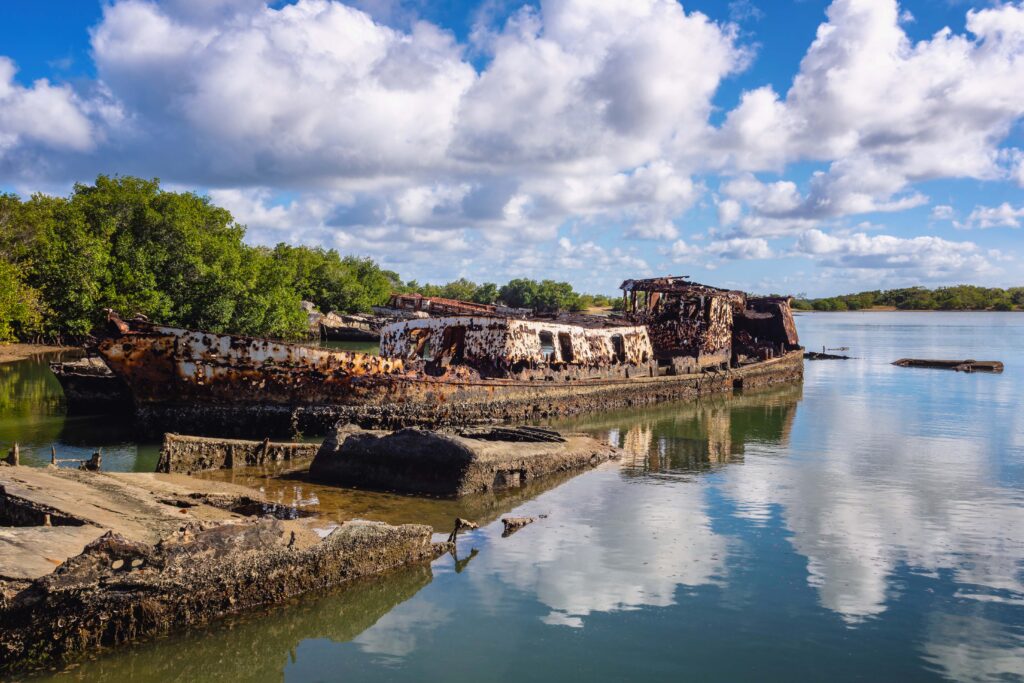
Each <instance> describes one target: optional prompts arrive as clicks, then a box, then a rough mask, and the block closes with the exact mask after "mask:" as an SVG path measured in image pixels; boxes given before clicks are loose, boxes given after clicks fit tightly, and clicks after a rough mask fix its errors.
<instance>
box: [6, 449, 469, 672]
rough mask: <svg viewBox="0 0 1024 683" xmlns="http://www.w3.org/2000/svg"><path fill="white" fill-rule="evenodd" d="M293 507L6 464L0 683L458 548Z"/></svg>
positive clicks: (194, 483) (247, 493)
mask: <svg viewBox="0 0 1024 683" xmlns="http://www.w3.org/2000/svg"><path fill="white" fill-rule="evenodd" d="M242 510H244V511H246V513H247V514H243V513H242V512H240V511H242ZM268 511H269V512H271V513H274V514H277V515H279V517H280V518H278V517H275V516H268V515H266V514H265V513H266V512H268ZM288 511H289V510H277V509H275V506H274V505H273V504H271V503H267V502H266V501H264V500H262V498H261V497H260V496H259V495H258V494H255V493H254V492H253V491H252V490H251V489H248V488H245V487H241V486H235V485H233V484H228V483H224V482H216V481H207V480H202V479H195V478H192V477H188V476H184V475H158V474H135V473H98V472H79V471H77V470H58V469H56V468H45V469H43V468H29V467H14V466H6V465H5V466H0V674H3V673H6V672H11V671H16V670H21V669H25V668H26V667H29V666H37V665H47V664H51V663H59V662H61V661H65V660H67V659H68V658H71V657H74V656H76V655H78V654H80V653H83V652H92V651H95V650H96V649H97V648H101V647H106V646H111V645H117V644H120V643H124V642H128V641H131V640H136V639H139V638H147V637H152V636H155V635H160V634H163V633H167V632H169V631H172V630H175V629H181V628H186V627H189V626H193V625H197V624H202V623H205V622H207V621H210V620H212V619H217V618H219V617H221V616H224V615H226V614H229V613H233V612H239V611H243V610H246V609H250V608H253V607H257V606H262V605H269V604H273V603H276V602H280V601H281V600H284V599H286V598H288V597H291V596H294V595H298V594H301V593H304V592H306V591H309V590H313V589H318V588H326V587H330V586H334V585H337V584H339V583H341V582H344V581H347V580H349V579H353V578H356V577H360V576H366V575H370V574H376V573H379V572H382V571H386V570H388V569H391V568H393V567H397V566H401V565H405V564H411V563H420V562H428V561H429V560H431V559H433V558H434V557H435V556H437V555H438V554H439V553H440V552H443V551H446V550H448V549H449V545H448V544H435V543H432V542H431V535H432V532H433V530H432V529H431V528H430V527H428V526H423V525H414V524H406V525H401V526H391V525H388V524H384V523H378V522H346V523H344V524H342V525H340V526H335V525H330V527H328V528H321V527H325V526H327V525H325V523H324V522H323V521H322V520H317V519H296V518H293V517H292V516H289V515H287V514H284V513H287V512H288ZM257 515H258V516H257Z"/></svg>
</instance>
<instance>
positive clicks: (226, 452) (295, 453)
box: [156, 434, 320, 474]
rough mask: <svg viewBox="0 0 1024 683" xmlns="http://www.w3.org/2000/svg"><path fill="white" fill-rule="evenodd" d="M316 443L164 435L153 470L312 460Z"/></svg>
mask: <svg viewBox="0 0 1024 683" xmlns="http://www.w3.org/2000/svg"><path fill="white" fill-rule="evenodd" d="M319 448H320V444H318V443H301V442H299V443H294V442H275V441H270V440H269V439H267V440H265V441H246V440H243V439H211V438H207V437H203V436H186V435H184V434H165V435H164V444H163V447H162V448H161V449H160V461H159V462H158V463H157V466H156V469H157V472H179V473H185V474H192V473H194V472H205V471H207V470H221V469H233V468H235V467H247V466H248V467H251V466H258V465H268V464H272V463H281V462H286V461H289V462H290V461H293V460H303V459H312V458H313V456H315V455H316V452H317V449H319Z"/></svg>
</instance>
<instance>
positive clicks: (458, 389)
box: [98, 326, 803, 437]
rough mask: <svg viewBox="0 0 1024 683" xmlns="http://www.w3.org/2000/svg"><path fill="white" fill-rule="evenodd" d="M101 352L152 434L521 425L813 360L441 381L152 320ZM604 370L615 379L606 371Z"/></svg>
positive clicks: (674, 395) (676, 394)
mask: <svg viewBox="0 0 1024 683" xmlns="http://www.w3.org/2000/svg"><path fill="white" fill-rule="evenodd" d="M98 351H99V353H100V354H101V355H102V356H103V358H104V360H105V361H106V362H107V364H108V365H109V366H110V368H111V369H112V370H113V371H114V373H115V374H117V375H118V376H119V377H121V378H122V379H123V380H124V381H125V383H126V384H127V385H128V386H129V388H130V389H131V392H132V394H133V399H134V405H135V411H136V417H137V424H138V426H139V427H140V428H141V429H142V431H144V432H147V433H160V432H164V431H187V432H188V433H191V434H206V435H222V436H231V435H241V436H249V437H253V436H258V437H263V436H271V435H283V434H292V433H296V432H300V433H304V434H316V433H324V432H326V431H327V430H328V429H329V428H330V427H331V426H333V425H334V424H335V423H336V422H337V421H339V420H346V421H351V422H355V423H358V424H360V425H362V426H364V427H389V428H394V427H401V426H409V425H423V426H449V425H464V424H472V423H479V422H515V421H524V420H531V419H537V418H543V417H547V416H554V415H573V414H578V413H583V412H590V411H600V410H608V409H613V408H621V407H624V406H632V405H644V404H649V403H655V402H660V401H669V400H677V399H685V398H692V397H696V396H701V395H705V394H715V393H728V392H732V391H734V390H736V389H739V388H752V387H758V386H765V385H770V384H776V383H780V382H789V381H796V380H799V379H801V377H802V375H803V356H802V352H801V351H794V352H791V353H788V354H786V355H784V356H781V357H779V358H775V359H772V360H768V361H764V362H759V363H753V364H750V365H746V366H743V367H741V368H735V369H730V370H723V371H716V372H703V373H695V374H684V375H669V376H659V375H658V373H657V368H656V366H654V365H652V366H628V365H627V366H618V367H616V368H611V369H608V370H607V371H606V372H601V373H597V374H596V375H595V374H593V373H591V374H589V375H587V374H583V375H581V374H579V373H569V372H565V373H561V374H559V373H550V374H548V375H547V376H534V379H522V378H519V379H508V378H495V379H481V378H479V377H473V376H471V375H469V374H468V373H460V372H458V371H457V369H455V368H453V369H452V370H453V371H452V372H450V373H448V374H445V375H443V376H440V377H435V376H431V375H430V374H428V373H427V372H424V370H423V367H422V365H420V364H418V363H417V362H416V361H406V360H404V359H398V358H386V357H380V356H373V355H369V354H362V353H353V352H345V351H333V350H328V349H321V348H316V347H307V346H301V345H292V344H285V343H281V342H273V341H268V340H258V339H248V338H244V337H233V336H230V335H213V334H204V333H201V332H190V331H187V330H180V329H176V328H163V327H157V326H150V327H148V328H147V329H145V330H142V331H132V332H131V333H129V334H124V335H122V336H118V337H114V338H110V339H106V340H104V341H103V342H102V343H101V344H100V345H99V347H98ZM602 375H604V376H602Z"/></svg>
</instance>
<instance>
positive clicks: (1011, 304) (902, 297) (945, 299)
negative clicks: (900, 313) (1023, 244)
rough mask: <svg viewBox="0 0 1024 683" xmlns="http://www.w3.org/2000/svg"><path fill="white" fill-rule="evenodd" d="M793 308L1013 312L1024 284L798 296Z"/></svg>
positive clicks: (1020, 304)
mask: <svg viewBox="0 0 1024 683" xmlns="http://www.w3.org/2000/svg"><path fill="white" fill-rule="evenodd" d="M793 307H794V308H797V309H801V310H808V311H809V310H814V311H859V310H864V309H869V308H876V307H891V308H896V309H898V310H916V311H990V310H991V311H1014V310H1024V287H1011V288H1009V289H1000V288H998V287H976V286H974V285H956V286H953V287H938V288H936V289H927V288H925V287H906V288H903V289H887V290H871V291H867V292H859V293H857V294H844V295H842V296H831V297H825V298H821V299H809V298H807V297H797V298H796V299H794V301H793Z"/></svg>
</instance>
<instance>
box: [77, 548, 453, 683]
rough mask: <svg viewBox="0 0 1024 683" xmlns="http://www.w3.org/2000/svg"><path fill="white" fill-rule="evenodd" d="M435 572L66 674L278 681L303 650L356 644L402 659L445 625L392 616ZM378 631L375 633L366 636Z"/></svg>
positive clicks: (244, 619) (311, 600) (299, 603)
mask: <svg viewBox="0 0 1024 683" xmlns="http://www.w3.org/2000/svg"><path fill="white" fill-rule="evenodd" d="M432 578H433V575H432V573H431V570H430V567H424V566H419V567H408V568H405V569H401V570H398V571H396V572H392V573H390V574H388V575H386V576H385V577H383V578H381V579H379V580H360V581H356V582H354V583H352V584H350V585H348V586H347V587H345V588H343V589H341V590H338V591H335V592H333V593H330V594H326V595H323V594H321V595H310V596H306V597H303V598H301V599H298V600H296V601H294V602H293V603H292V604H289V605H285V606H280V607H277V608H274V609H270V610H266V611H263V612H255V613H250V614H248V615H241V616H238V617H233V618H230V619H228V620H227V621H224V622H221V623H219V624H218V625H216V626H212V627H209V628H205V629H199V630H196V631H193V632H191V633H189V634H184V635H174V636H171V637H169V638H166V639H163V640H160V641H157V642H152V643H142V644H138V645H134V646H129V647H128V648H126V649H124V650H121V651H120V652H119V653H118V656H116V657H102V658H99V659H97V660H95V661H91V662H85V663H83V664H82V665H81V666H80V667H74V668H71V669H69V670H68V671H66V672H64V673H63V675H61V676H60V677H59V678H60V679H61V680H68V679H69V678H70V679H71V680H81V681H118V682H123V681H136V682H139V683H145V682H148V681H153V682H154V683H155V682H157V681H168V680H180V681H204V680H226V681H280V680H282V679H283V678H284V672H285V669H286V667H287V666H289V665H291V664H294V663H295V662H296V661H297V659H298V657H299V655H298V649H299V648H300V647H301V646H302V644H303V643H306V642H308V641H311V640H327V641H330V642H331V643H348V642H353V643H355V644H356V645H357V646H358V647H359V648H360V649H362V650H363V651H365V652H368V653H373V654H387V655H392V656H401V655H403V654H406V653H408V652H409V651H411V650H412V649H414V648H415V636H414V635H412V634H410V628H411V626H412V625H413V624H416V623H421V624H422V623H440V622H442V621H443V620H444V619H445V618H446V615H445V609H444V608H441V607H430V605H429V603H426V604H424V603H421V604H420V605H418V606H417V607H416V608H415V610H414V614H406V613H399V614H398V615H396V616H392V615H393V614H395V612H394V609H395V607H397V606H398V605H401V604H402V603H404V602H406V601H408V600H409V599H410V598H412V597H413V596H414V595H416V594H417V593H419V592H420V591H421V590H422V589H423V588H424V587H426V586H427V585H429V584H430V582H431V580H432ZM371 626H375V628H374V629H373V631H372V633H367V629H369V628H370V627H371Z"/></svg>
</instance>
